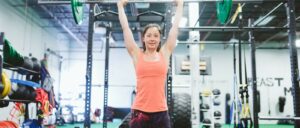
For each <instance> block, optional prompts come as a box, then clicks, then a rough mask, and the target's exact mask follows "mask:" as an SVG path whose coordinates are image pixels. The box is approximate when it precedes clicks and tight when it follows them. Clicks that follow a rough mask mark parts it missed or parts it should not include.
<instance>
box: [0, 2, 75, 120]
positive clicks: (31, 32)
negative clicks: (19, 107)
mask: <svg viewBox="0 0 300 128" xmlns="http://www.w3.org/2000/svg"><path fill="white" fill-rule="evenodd" d="M10 2H16V1H10ZM26 11H27V12H26ZM44 21H45V20H44V19H40V18H39V17H37V15H36V14H35V13H34V12H33V11H32V10H30V9H27V10H26V9H25V8H24V6H17V7H12V6H11V5H9V2H6V1H2V0H1V1H0V32H4V34H5V37H6V38H7V39H8V40H9V41H10V42H11V43H12V45H13V47H14V48H15V49H16V50H17V51H18V52H19V53H20V54H21V55H24V56H29V53H31V54H32V56H33V57H36V58H37V59H38V60H41V59H43V55H44V53H45V52H46V49H47V48H50V49H51V50H53V51H57V50H60V49H64V50H68V48H69V42H68V41H67V40H66V39H65V38H63V37H61V36H60V35H59V34H57V33H58V32H57V30H55V29H54V28H52V29H48V28H47V27H46V26H43V25H45V24H46V23H45V22H44ZM67 55H68V54H65V55H63V56H67ZM56 61H57V60H56V59H55V58H52V56H51V55H50V56H49V60H48V65H49V71H50V74H51V75H52V77H53V78H54V79H55V83H54V89H55V90H56V89H57V85H58V83H57V79H58V67H57V66H56V64H55V63H56ZM6 72H7V73H8V76H11V71H6ZM55 93H56V92H55ZM12 107H13V104H12V103H10V105H9V106H8V107H5V108H1V109H0V113H1V116H0V120H6V118H7V117H8V114H9V112H10V110H11V109H12ZM32 110H33V111H32ZM29 111H30V112H29V116H30V118H31V117H35V115H36V114H35V105H34V104H33V105H31V106H30V108H29ZM31 111H32V112H31ZM6 115H7V116H6Z"/></svg>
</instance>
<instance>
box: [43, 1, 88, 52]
mask: <svg viewBox="0 0 300 128" xmlns="http://www.w3.org/2000/svg"><path fill="white" fill-rule="evenodd" d="M40 7H41V8H42V9H43V10H44V11H45V12H46V13H48V15H50V16H51V17H53V19H54V20H55V21H56V22H57V23H58V24H59V25H60V26H61V27H62V28H63V29H64V30H65V31H66V32H67V33H68V34H69V35H70V36H71V37H72V38H73V39H74V40H75V42H76V43H78V44H79V45H80V46H82V47H84V48H85V47H86V44H85V43H83V41H82V40H80V39H79V38H78V37H77V36H76V35H75V34H74V33H73V32H72V31H71V30H70V29H69V28H68V27H66V26H65V25H64V24H63V23H62V22H61V21H60V20H59V19H58V18H57V17H56V16H55V15H54V14H53V13H52V12H51V11H49V10H48V9H47V7H46V6H44V5H41V6H40Z"/></svg>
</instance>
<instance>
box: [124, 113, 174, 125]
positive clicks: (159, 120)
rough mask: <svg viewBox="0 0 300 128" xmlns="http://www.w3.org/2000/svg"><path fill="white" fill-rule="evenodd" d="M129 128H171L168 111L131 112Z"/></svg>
mask: <svg viewBox="0 0 300 128" xmlns="http://www.w3.org/2000/svg"><path fill="white" fill-rule="evenodd" d="M129 126H130V128H171V124H170V117H169V114H168V111H162V112H154V113H147V112H142V111H139V110H132V113H131V121H130V123H129Z"/></svg>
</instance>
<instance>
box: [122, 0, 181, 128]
mask: <svg viewBox="0 0 300 128" xmlns="http://www.w3.org/2000/svg"><path fill="white" fill-rule="evenodd" d="M127 2H128V0H120V1H119V2H118V11H119V20H120V23H121V26H122V29H123V32H124V34H123V35H124V42H125V46H126V48H127V50H128V53H129V54H130V56H131V58H132V59H133V63H134V66H135V71H136V77H137V80H136V81H137V87H136V89H137V93H136V98H135V101H134V103H133V105H132V118H131V121H130V123H129V125H130V127H131V128H149V127H151V128H152V127H156V128H157V127H160V128H171V124H170V117H169V115H168V107H167V102H166V96H165V83H166V77H167V71H168V65H169V61H168V60H169V58H170V55H171V53H172V51H173V50H174V48H175V47H176V39H177V35H178V27H179V21H180V19H181V17H182V11H183V1H182V0H175V2H176V5H177V8H176V14H175V19H174V22H173V24H172V28H171V29H170V32H169V36H168V39H167V40H166V43H164V45H163V46H161V39H160V38H161V34H162V31H161V29H160V26H159V25H157V24H148V25H147V26H146V27H145V29H144V31H143V32H142V43H143V49H140V48H139V47H138V46H137V44H136V42H135V40H134V38H133V34H132V31H131V29H130V28H129V24H128V20H127V16H126V14H125V11H124V6H125V5H126V4H127Z"/></svg>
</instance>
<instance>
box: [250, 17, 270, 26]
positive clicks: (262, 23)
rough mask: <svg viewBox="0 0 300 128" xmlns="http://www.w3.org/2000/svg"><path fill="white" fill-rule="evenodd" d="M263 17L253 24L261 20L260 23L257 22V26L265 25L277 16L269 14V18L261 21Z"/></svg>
mask: <svg viewBox="0 0 300 128" xmlns="http://www.w3.org/2000/svg"><path fill="white" fill-rule="evenodd" d="M262 18H263V16H261V17H259V18H258V19H257V20H256V21H255V22H254V23H253V24H257V23H258V22H260V23H259V24H257V26H264V25H266V24H268V23H269V22H270V21H272V20H273V19H274V18H275V16H268V17H267V18H265V19H264V20H262V21H261V19H262Z"/></svg>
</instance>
